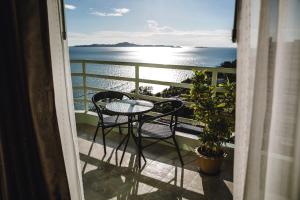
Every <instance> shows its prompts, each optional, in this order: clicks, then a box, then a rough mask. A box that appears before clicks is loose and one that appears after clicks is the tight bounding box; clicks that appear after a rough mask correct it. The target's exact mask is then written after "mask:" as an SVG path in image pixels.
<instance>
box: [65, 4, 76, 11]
mask: <svg viewBox="0 0 300 200" xmlns="http://www.w3.org/2000/svg"><path fill="white" fill-rule="evenodd" d="M65 8H66V9H68V10H75V9H76V6H74V5H71V4H65Z"/></svg>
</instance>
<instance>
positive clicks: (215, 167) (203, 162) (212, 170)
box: [195, 147, 225, 175]
mask: <svg viewBox="0 0 300 200" xmlns="http://www.w3.org/2000/svg"><path fill="white" fill-rule="evenodd" d="M198 148H199V147H198ZM198 148H196V149H195V152H196V154H197V160H196V163H197V165H198V167H199V169H200V171H201V172H203V173H205V174H209V175H214V174H217V173H219V172H220V168H221V165H222V162H223V159H224V157H225V156H222V157H207V156H204V155H202V154H201V153H199V151H198Z"/></svg>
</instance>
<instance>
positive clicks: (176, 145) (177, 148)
mask: <svg viewBox="0 0 300 200" xmlns="http://www.w3.org/2000/svg"><path fill="white" fill-rule="evenodd" d="M172 138H173V141H174V144H175V147H176V151H177V153H178V156H179V159H180V162H181V165H182V166H183V165H184V163H183V160H182V157H181V154H180V150H179V147H178V144H177V141H176V139H175V136H173V137H172Z"/></svg>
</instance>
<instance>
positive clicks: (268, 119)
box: [234, 0, 300, 200]
mask: <svg viewBox="0 0 300 200" xmlns="http://www.w3.org/2000/svg"><path fill="white" fill-rule="evenodd" d="M239 9H240V12H239V13H238V37H237V40H238V68H237V109H236V115H237V117H236V119H237V120H236V148H235V163H234V199H235V200H242V199H245V200H262V199H270V200H287V199H291V200H299V199H300V0H261V1H260V0H251V1H250V0H243V1H240V6H239Z"/></svg>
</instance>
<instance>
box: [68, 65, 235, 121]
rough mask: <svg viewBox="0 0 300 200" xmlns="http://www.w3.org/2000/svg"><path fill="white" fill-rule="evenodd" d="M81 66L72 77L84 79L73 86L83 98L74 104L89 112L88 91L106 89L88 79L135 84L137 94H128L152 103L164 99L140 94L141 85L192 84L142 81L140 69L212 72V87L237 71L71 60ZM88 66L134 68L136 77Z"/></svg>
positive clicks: (182, 86)
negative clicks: (90, 70)
mask: <svg viewBox="0 0 300 200" xmlns="http://www.w3.org/2000/svg"><path fill="white" fill-rule="evenodd" d="M74 63H76V64H80V65H81V68H82V69H81V72H76V73H75V72H73V73H72V77H82V81H83V83H82V86H73V90H74V91H76V90H82V91H83V98H82V99H79V98H74V102H75V103H76V102H81V103H82V102H83V104H84V111H85V112H87V111H89V106H88V105H89V103H91V99H90V98H88V92H87V91H94V92H98V91H105V89H104V88H100V87H91V86H88V84H87V78H88V77H90V78H96V79H108V80H117V81H129V82H134V87H135V92H134V93H127V94H129V95H131V96H133V97H135V98H140V99H145V100H150V101H162V100H164V98H161V97H156V96H147V95H143V94H140V93H139V87H140V83H146V84H147V83H148V84H156V85H163V86H174V87H179V88H191V86H192V85H191V84H188V83H178V82H167V81H161V80H151V79H141V78H140V67H149V68H164V69H177V70H186V71H192V70H193V69H197V70H207V72H211V74H212V75H211V76H212V77H211V85H214V86H216V85H217V83H218V75H219V74H235V73H236V69H234V68H221V67H198V66H185V65H166V64H153V63H135V62H115V61H96V60H71V64H74ZM88 64H97V65H115V66H123V67H128V66H132V67H134V77H133V78H130V77H124V76H114V75H103V74H95V73H88V72H87V65H88ZM218 90H219V91H221V90H220V88H217V91H218ZM179 121H181V122H184V123H193V120H191V119H186V118H179Z"/></svg>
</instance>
